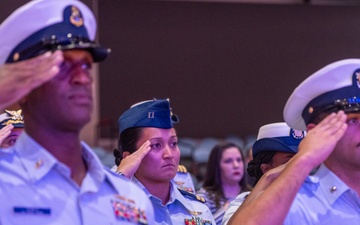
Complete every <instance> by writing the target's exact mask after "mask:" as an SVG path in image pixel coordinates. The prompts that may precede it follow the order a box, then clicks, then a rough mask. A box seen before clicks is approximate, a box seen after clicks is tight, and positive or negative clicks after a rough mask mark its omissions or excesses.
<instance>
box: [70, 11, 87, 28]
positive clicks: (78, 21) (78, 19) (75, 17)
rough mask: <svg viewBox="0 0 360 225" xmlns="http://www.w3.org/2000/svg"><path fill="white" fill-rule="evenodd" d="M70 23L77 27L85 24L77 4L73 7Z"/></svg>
mask: <svg viewBox="0 0 360 225" xmlns="http://www.w3.org/2000/svg"><path fill="white" fill-rule="evenodd" d="M70 23H72V24H74V25H75V26H77V27H80V26H82V25H83V24H84V20H83V18H82V16H81V12H80V10H79V9H78V8H77V7H75V6H72V7H71V16H70Z"/></svg>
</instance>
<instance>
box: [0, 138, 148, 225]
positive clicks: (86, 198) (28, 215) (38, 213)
mask: <svg viewBox="0 0 360 225" xmlns="http://www.w3.org/2000/svg"><path fill="white" fill-rule="evenodd" d="M82 146H83V158H84V160H85V161H86V163H87V167H88V171H87V174H86V176H85V178H84V179H83V181H82V184H81V186H79V185H78V184H77V183H75V182H74V181H73V180H72V179H71V177H70V175H71V171H70V169H69V168H68V167H67V166H66V165H64V164H63V163H61V162H59V161H58V160H57V159H56V158H55V157H54V156H53V155H51V154H50V153H49V152H47V151H46V150H45V149H44V148H43V147H42V146H40V145H39V144H38V143H37V142H35V140H33V139H32V138H31V137H30V136H28V135H27V134H26V133H25V132H23V133H22V134H21V135H20V137H19V138H18V140H17V142H16V144H15V145H14V146H13V147H10V148H9V149H0V224H2V225H8V224H11V225H12V224H26V225H39V224H46V225H48V224H66V225H72V224H89V225H90V224H101V225H108V224H109V225H110V224H124V225H125V224H127V225H128V224H141V223H138V222H139V220H140V222H143V223H146V222H148V224H153V220H154V214H153V213H154V211H153V208H152V205H151V202H150V201H149V200H148V199H147V197H146V195H145V193H144V192H143V191H142V190H141V189H140V188H139V187H137V186H136V185H134V184H133V183H132V182H130V181H128V180H126V179H125V178H121V177H119V176H117V175H116V174H113V173H111V172H110V171H107V170H105V169H104V168H103V166H102V164H101V163H100V161H99V160H98V158H97V157H96V156H95V154H94V153H92V152H91V150H90V148H89V147H88V146H87V145H86V144H84V143H82Z"/></svg>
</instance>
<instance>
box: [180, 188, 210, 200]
mask: <svg viewBox="0 0 360 225" xmlns="http://www.w3.org/2000/svg"><path fill="white" fill-rule="evenodd" d="M178 190H179V191H180V193H181V194H182V195H184V196H185V197H187V198H190V199H192V200H197V201H199V202H201V203H205V202H206V200H205V199H204V198H203V197H200V196H198V195H195V194H193V193H191V192H188V191H185V190H181V189H179V188H178Z"/></svg>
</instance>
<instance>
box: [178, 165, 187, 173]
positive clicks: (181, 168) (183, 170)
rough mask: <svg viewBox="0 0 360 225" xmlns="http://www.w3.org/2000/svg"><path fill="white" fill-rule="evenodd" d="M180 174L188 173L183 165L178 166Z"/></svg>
mask: <svg viewBox="0 0 360 225" xmlns="http://www.w3.org/2000/svg"><path fill="white" fill-rule="evenodd" d="M178 173H187V169H186V167H185V166H183V165H179V166H178Z"/></svg>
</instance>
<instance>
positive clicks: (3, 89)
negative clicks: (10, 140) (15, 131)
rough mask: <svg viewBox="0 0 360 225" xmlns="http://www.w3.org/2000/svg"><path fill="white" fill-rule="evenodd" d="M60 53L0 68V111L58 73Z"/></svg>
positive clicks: (60, 61)
mask: <svg viewBox="0 0 360 225" xmlns="http://www.w3.org/2000/svg"><path fill="white" fill-rule="evenodd" d="M62 62H63V54H62V51H55V52H54V53H51V52H46V53H45V54H42V55H39V56H37V57H35V58H32V59H28V60H24V61H20V62H15V63H8V64H4V65H1V66H0V109H4V108H5V107H7V106H9V105H11V104H14V103H16V102H17V101H18V100H20V99H21V98H22V97H24V96H26V95H27V94H28V93H29V92H30V91H31V90H33V89H35V88H37V87H39V86H40V85H42V84H43V83H45V82H46V81H48V80H50V79H52V78H53V77H54V76H56V74H58V72H59V71H60V68H59V66H60V64H61V63H62Z"/></svg>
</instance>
